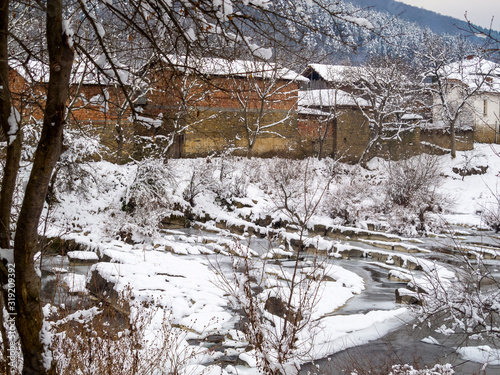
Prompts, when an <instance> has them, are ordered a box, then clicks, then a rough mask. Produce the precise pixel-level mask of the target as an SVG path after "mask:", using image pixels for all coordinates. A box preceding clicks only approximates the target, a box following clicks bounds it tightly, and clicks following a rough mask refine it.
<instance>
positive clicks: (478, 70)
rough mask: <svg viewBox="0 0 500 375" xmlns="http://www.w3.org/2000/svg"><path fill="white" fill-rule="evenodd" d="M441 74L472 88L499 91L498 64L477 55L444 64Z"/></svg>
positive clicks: (499, 71) (499, 72)
mask: <svg viewBox="0 0 500 375" xmlns="http://www.w3.org/2000/svg"><path fill="white" fill-rule="evenodd" d="M440 74H441V76H443V77H444V78H446V79H449V80H457V81H460V82H463V83H464V84H466V85H467V86H469V87H470V88H472V89H477V87H478V86H480V90H481V91H486V92H500V64H497V63H495V62H493V61H490V60H486V59H482V58H479V57H476V56H474V57H470V58H467V59H464V60H461V61H456V62H453V63H451V64H448V65H445V66H444V67H443V68H442V69H441V70H440Z"/></svg>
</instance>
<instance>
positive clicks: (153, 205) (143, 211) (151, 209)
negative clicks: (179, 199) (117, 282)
mask: <svg viewBox="0 0 500 375" xmlns="http://www.w3.org/2000/svg"><path fill="white" fill-rule="evenodd" d="M173 186H175V178H174V175H173V172H172V170H171V169H170V167H169V166H168V165H167V164H165V163H164V162H163V160H158V159H144V160H142V161H141V162H139V163H138V165H137V171H136V173H135V178H134V180H133V182H132V183H131V185H130V186H129V187H128V189H127V192H126V195H125V196H124V197H123V198H122V211H123V213H125V215H121V220H120V216H119V215H118V214H117V215H116V216H117V219H118V220H116V223H117V225H116V228H110V231H111V232H117V233H119V235H120V236H121V237H122V238H127V239H128V240H131V239H132V238H133V237H134V236H136V235H139V236H146V237H151V236H153V235H154V234H155V233H156V232H157V230H158V227H159V223H160V222H161V220H162V219H163V218H164V217H165V216H166V213H167V212H168V211H169V209H170V208H171V203H172V187H173ZM136 239H137V240H139V238H136Z"/></svg>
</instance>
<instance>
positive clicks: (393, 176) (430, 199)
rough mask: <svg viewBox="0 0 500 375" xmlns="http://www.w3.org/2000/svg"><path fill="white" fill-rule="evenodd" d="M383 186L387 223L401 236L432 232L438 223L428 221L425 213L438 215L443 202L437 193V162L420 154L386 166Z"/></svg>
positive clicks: (440, 180)
mask: <svg viewBox="0 0 500 375" xmlns="http://www.w3.org/2000/svg"><path fill="white" fill-rule="evenodd" d="M386 166H387V167H386V170H387V179H386V182H385V185H384V188H385V194H386V197H387V210H388V216H389V223H390V225H391V227H392V229H393V230H394V231H396V232H398V233H401V234H405V235H416V234H419V233H420V234H421V233H423V232H425V231H428V230H433V229H432V228H434V227H435V226H436V225H438V224H439V222H440V221H439V220H430V216H429V213H432V212H434V213H436V212H441V211H442V209H443V207H442V206H443V205H444V204H445V203H446V200H445V198H444V197H443V196H441V195H440V194H439V193H438V187H439V186H440V184H441V182H442V176H441V174H440V168H439V163H438V158H437V157H436V156H433V155H427V154H422V155H418V156H415V157H412V158H409V159H405V160H401V161H397V162H395V161H392V162H388V163H387V164H386Z"/></svg>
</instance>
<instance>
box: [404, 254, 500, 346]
mask: <svg viewBox="0 0 500 375" xmlns="http://www.w3.org/2000/svg"><path fill="white" fill-rule="evenodd" d="M465 251H469V250H468V249H467V250H465V249H464V252H465ZM475 256H476V260H470V259H469V258H468V257H467V256H466V255H464V256H463V257H460V258H455V262H456V263H457V266H456V267H455V268H454V271H455V275H456V279H454V280H449V279H446V278H444V277H443V276H442V275H441V274H440V273H439V272H438V271H435V272H428V273H427V274H426V278H425V280H423V282H421V283H420V286H421V288H420V290H421V291H420V292H419V295H418V299H419V300H421V301H422V304H421V305H420V306H418V305H412V306H411V307H412V308H413V310H414V313H415V316H416V317H417V319H418V321H419V322H420V324H422V326H423V327H424V329H428V328H432V329H434V330H436V331H437V332H439V333H441V334H444V335H447V336H449V335H456V334H459V335H461V337H462V338H467V340H473V339H476V340H481V341H480V342H481V343H482V345H484V344H485V342H489V344H490V346H492V347H495V348H498V347H500V304H499V301H500V283H499V281H498V278H497V276H496V273H497V269H496V265H495V264H490V263H488V262H487V261H484V260H483V259H482V256H481V254H480V253H479V252H478V253H476V254H475ZM467 340H464V341H463V342H467Z"/></svg>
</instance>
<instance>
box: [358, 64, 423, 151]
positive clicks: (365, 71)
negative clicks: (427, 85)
mask: <svg viewBox="0 0 500 375" xmlns="http://www.w3.org/2000/svg"><path fill="white" fill-rule="evenodd" d="M358 73H359V74H358V75H357V76H356V77H353V78H351V80H352V81H353V88H354V89H353V90H352V95H353V100H355V101H356V103H357V105H358V108H359V109H360V111H361V112H362V113H363V116H364V117H365V119H366V120H367V121H368V123H369V126H370V131H371V136H370V142H369V144H368V146H367V148H366V149H365V151H364V153H363V155H362V156H361V160H362V159H363V157H364V156H365V155H368V154H369V153H370V151H371V150H372V149H373V148H374V147H375V146H376V145H377V144H379V143H380V142H381V140H383V139H385V138H386V134H385V133H386V131H390V133H391V135H390V136H389V137H388V138H395V139H397V138H398V137H399V135H400V133H401V132H402V131H404V130H406V129H408V128H409V127H411V126H412V125H411V124H408V123H406V122H405V121H404V115H405V114H408V113H412V112H413V111H416V110H417V108H416V104H417V103H418V100H416V99H417V93H418V92H419V86H418V81H417V80H416V74H414V73H413V71H412V69H411V67H410V66H409V65H408V64H407V63H405V62H404V61H402V60H397V59H392V58H389V57H382V58H373V59H372V60H371V61H370V62H369V63H367V64H366V65H363V66H361V67H359V68H358ZM359 98H362V99H363V100H360V99H359ZM365 101H366V102H365ZM367 104H368V105H367Z"/></svg>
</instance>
